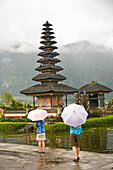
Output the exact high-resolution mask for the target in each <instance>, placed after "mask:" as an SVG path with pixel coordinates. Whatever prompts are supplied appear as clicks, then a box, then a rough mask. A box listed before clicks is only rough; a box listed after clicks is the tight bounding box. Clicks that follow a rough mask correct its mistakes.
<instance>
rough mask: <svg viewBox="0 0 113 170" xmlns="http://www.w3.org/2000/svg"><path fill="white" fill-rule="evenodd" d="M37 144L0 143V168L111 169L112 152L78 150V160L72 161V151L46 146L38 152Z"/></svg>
mask: <svg viewBox="0 0 113 170" xmlns="http://www.w3.org/2000/svg"><path fill="white" fill-rule="evenodd" d="M37 150H38V147H37V146H31V145H20V144H8V143H0V170H38V169H39V170H41V169H42V170H112V169H113V154H100V153H94V152H85V151H80V161H79V162H78V163H75V162H73V158H74V156H73V152H72V150H67V149H57V148H56V149H55V148H47V147H46V153H45V154H38V152H37Z"/></svg>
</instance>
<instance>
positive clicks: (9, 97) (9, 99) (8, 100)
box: [0, 92, 13, 106]
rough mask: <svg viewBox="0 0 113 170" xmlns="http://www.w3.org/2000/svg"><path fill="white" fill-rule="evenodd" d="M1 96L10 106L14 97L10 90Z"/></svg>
mask: <svg viewBox="0 0 113 170" xmlns="http://www.w3.org/2000/svg"><path fill="white" fill-rule="evenodd" d="M0 97H1V99H2V100H3V103H4V104H6V106H9V103H10V101H11V99H13V95H11V94H10V93H8V92H4V93H3V94H1V95H0Z"/></svg>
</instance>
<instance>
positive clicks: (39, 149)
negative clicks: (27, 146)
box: [38, 140, 41, 152]
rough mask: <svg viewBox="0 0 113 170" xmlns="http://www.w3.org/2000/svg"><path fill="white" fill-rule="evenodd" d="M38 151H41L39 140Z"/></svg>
mask: <svg viewBox="0 0 113 170" xmlns="http://www.w3.org/2000/svg"><path fill="white" fill-rule="evenodd" d="M38 152H41V141H40V140H39V141H38Z"/></svg>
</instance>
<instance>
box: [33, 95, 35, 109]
mask: <svg viewBox="0 0 113 170" xmlns="http://www.w3.org/2000/svg"><path fill="white" fill-rule="evenodd" d="M33 108H34V109H35V96H33Z"/></svg>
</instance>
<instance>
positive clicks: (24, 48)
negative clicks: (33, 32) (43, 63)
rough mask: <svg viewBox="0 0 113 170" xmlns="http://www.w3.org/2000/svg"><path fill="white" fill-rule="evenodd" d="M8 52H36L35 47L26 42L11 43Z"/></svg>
mask: <svg viewBox="0 0 113 170" xmlns="http://www.w3.org/2000/svg"><path fill="white" fill-rule="evenodd" d="M8 52H10V53H33V52H37V48H36V46H35V45H33V44H30V43H27V42H21V43H20V42H15V43H14V44H12V45H11V46H10V47H9V49H8Z"/></svg>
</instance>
